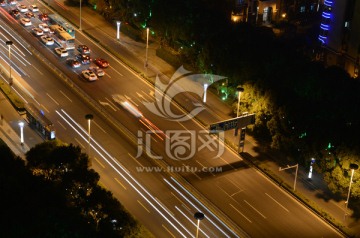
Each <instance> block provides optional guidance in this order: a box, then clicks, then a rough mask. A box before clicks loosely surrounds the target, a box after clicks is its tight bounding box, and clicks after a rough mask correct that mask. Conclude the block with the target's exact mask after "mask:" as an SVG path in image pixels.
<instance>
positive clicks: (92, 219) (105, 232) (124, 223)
mask: <svg viewBox="0 0 360 238" xmlns="http://www.w3.org/2000/svg"><path fill="white" fill-rule="evenodd" d="M0 154H1V155H2V156H1V157H2V158H1V160H0V163H1V166H0V176H1V179H0V181H1V184H0V187H1V194H2V196H1V201H2V204H6V206H4V208H3V210H2V215H3V216H4V218H6V219H3V221H2V222H1V223H0V230H1V232H0V233H1V234H2V236H3V237H142V236H144V233H142V232H144V229H143V228H142V226H141V225H140V224H139V223H138V222H137V221H136V220H135V219H134V218H133V217H132V216H131V215H130V214H129V213H128V212H127V211H126V210H125V209H124V208H123V206H122V205H121V204H120V202H119V201H118V200H117V199H116V198H114V197H113V195H112V193H111V192H109V191H107V190H105V189H104V188H102V187H100V186H99V185H98V182H99V178H100V177H99V175H98V174H97V173H96V172H95V171H94V170H92V169H89V167H88V163H89V160H88V157H87V155H86V154H84V153H82V152H81V150H80V148H79V147H77V146H74V145H71V144H70V145H63V144H60V143H59V142H58V141H48V142H44V143H41V144H38V145H36V146H35V147H33V148H31V149H30V150H29V151H28V153H27V154H26V159H27V164H26V165H25V162H24V161H23V160H21V159H20V158H17V157H15V156H14V154H13V153H12V152H11V151H10V149H9V148H8V147H7V146H5V145H3V144H1V143H0ZM14 171H16V172H15V174H16V176H14ZM145 232H146V231H145Z"/></svg>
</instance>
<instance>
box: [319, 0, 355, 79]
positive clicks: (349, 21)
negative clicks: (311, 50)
mask: <svg viewBox="0 0 360 238" xmlns="http://www.w3.org/2000/svg"><path fill="white" fill-rule="evenodd" d="M321 18H322V19H321V23H320V30H319V37H318V39H319V41H320V44H321V47H322V52H321V54H322V55H321V60H323V61H324V63H325V65H327V66H331V65H337V66H340V67H342V68H343V69H345V70H346V71H347V72H348V73H349V74H350V76H351V77H354V78H357V77H358V76H359V73H358V72H359V54H360V2H359V1H356V0H324V3H323V7H322V14H321Z"/></svg>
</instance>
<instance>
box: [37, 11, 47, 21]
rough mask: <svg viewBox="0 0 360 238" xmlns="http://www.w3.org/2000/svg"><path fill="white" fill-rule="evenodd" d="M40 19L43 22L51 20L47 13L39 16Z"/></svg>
mask: <svg viewBox="0 0 360 238" xmlns="http://www.w3.org/2000/svg"><path fill="white" fill-rule="evenodd" d="M39 19H40V20H42V21H48V20H49V16H48V14H46V13H43V14H39Z"/></svg>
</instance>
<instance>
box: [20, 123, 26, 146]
mask: <svg viewBox="0 0 360 238" xmlns="http://www.w3.org/2000/svg"><path fill="white" fill-rule="evenodd" d="M24 125H25V123H24V122H22V121H20V122H19V126H20V143H21V145H24Z"/></svg>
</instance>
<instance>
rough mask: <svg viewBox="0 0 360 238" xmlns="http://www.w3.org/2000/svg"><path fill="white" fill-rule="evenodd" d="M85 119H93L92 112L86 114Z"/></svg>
mask: <svg viewBox="0 0 360 238" xmlns="http://www.w3.org/2000/svg"><path fill="white" fill-rule="evenodd" d="M85 119H86V120H92V119H94V116H93V115H92V114H86V115H85Z"/></svg>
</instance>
